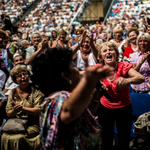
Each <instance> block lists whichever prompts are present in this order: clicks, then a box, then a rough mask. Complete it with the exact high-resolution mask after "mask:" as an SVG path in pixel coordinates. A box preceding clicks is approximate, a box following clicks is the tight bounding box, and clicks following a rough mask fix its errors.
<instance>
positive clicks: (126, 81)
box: [116, 68, 145, 87]
mask: <svg viewBox="0 0 150 150" xmlns="http://www.w3.org/2000/svg"><path fill="white" fill-rule="evenodd" d="M128 75H129V76H130V78H122V77H120V78H119V79H118V80H117V81H116V84H117V85H118V86H119V87H123V86H127V85H128V86H129V85H130V84H141V83H143V82H144V81H145V79H144V77H143V76H142V75H141V74H140V73H139V72H137V71H136V70H135V69H133V68H131V69H130V70H129V71H128Z"/></svg>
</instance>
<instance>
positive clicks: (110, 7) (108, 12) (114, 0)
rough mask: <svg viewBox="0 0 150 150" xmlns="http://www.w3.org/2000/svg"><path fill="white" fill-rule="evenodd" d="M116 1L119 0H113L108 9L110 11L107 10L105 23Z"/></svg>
mask: <svg viewBox="0 0 150 150" xmlns="http://www.w3.org/2000/svg"><path fill="white" fill-rule="evenodd" d="M116 1H117V0H112V2H111V4H110V6H109V9H108V11H107V14H106V16H105V18H104V24H105V23H106V21H107V18H108V17H109V14H110V11H111V9H112V6H113V4H114V3H115V2H116Z"/></svg>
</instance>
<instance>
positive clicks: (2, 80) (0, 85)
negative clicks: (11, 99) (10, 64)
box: [0, 70, 6, 89]
mask: <svg viewBox="0 0 150 150" xmlns="http://www.w3.org/2000/svg"><path fill="white" fill-rule="evenodd" d="M5 80H6V75H5V73H4V72H3V71H2V70H0V89H2V88H3V86H4V84H5Z"/></svg>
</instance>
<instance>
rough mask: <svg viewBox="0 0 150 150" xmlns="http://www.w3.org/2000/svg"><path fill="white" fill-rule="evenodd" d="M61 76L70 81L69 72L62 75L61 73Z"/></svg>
mask: <svg viewBox="0 0 150 150" xmlns="http://www.w3.org/2000/svg"><path fill="white" fill-rule="evenodd" d="M61 76H62V77H63V78H64V79H65V80H66V81H68V82H69V80H70V77H69V73H67V72H62V73H61Z"/></svg>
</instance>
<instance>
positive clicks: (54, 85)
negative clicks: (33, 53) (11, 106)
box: [31, 48, 72, 96]
mask: <svg viewBox="0 0 150 150" xmlns="http://www.w3.org/2000/svg"><path fill="white" fill-rule="evenodd" d="M71 62H72V51H71V50H69V49H62V48H51V49H49V50H47V51H46V53H45V54H41V55H40V56H39V57H37V58H36V59H35V61H34V65H33V67H32V72H33V75H32V76H31V80H32V83H33V85H34V86H38V88H39V89H40V90H41V92H43V93H44V94H45V96H48V95H49V94H51V93H52V92H55V91H61V90H64V89H63V88H64V87H63V86H64V79H63V77H62V76H61V73H62V72H69V65H70V63H71Z"/></svg>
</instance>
